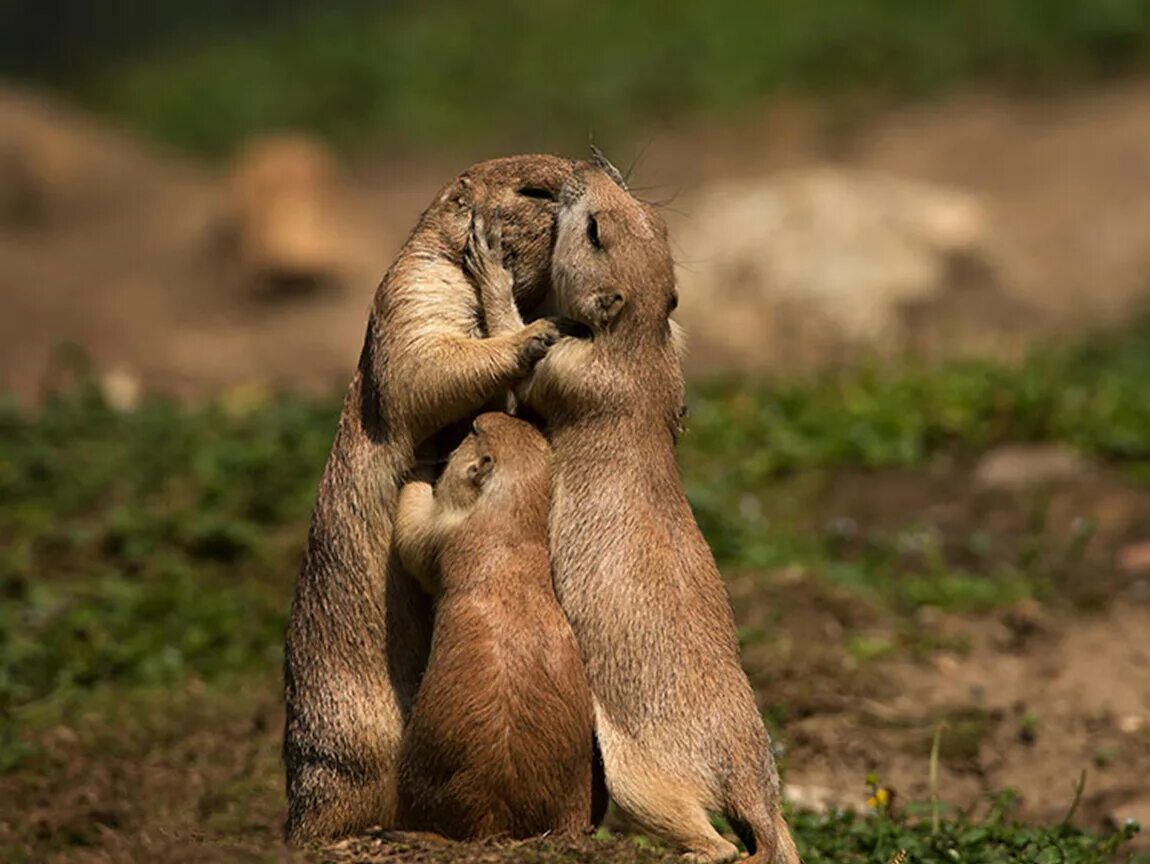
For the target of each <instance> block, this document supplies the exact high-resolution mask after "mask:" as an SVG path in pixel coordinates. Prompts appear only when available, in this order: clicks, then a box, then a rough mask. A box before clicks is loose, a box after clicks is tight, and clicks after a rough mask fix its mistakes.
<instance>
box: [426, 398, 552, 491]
mask: <svg viewBox="0 0 1150 864" xmlns="http://www.w3.org/2000/svg"><path fill="white" fill-rule="evenodd" d="M550 481H551V450H550V448H549V447H548V446H547V440H546V439H545V438H544V437H543V436H542V435H541V434H540V433H539V430H537V429H536V428H535V427H534V426H532V425H531V424H530V423H527V422H526V421H523V420H518V419H516V418H515V417H512V416H510V415H509V414H501V413H499V412H490V413H487V414H480V415H479V416H478V417H477V418H475V422H474V423H473V424H472V426H471V433H470V434H469V435H468V436H467V437H466V438H464V439H463V443H462V444H460V445H459V446H458V447H457V448H455V451H454V452H453V453H452V454H451V457H450V458H449V459H448V461H447V467H446V468H444V470H443V475H442V476H441V477H440V478H439V481H438V482H437V483H436V484H435V497H436V499H438V500H439V501H440V502H441V506H443V507H447V508H451V509H455V510H470V509H472V508H474V507H475V506H476V505H477V504H478V503H479V502H480V501H481V500H483V499H487V498H505V497H517V492H518V490H520V489H522V488H523V487H528V488H527V489H526V490H525V491H529V492H533V491H537V489H539V488H543V489H547V488H549V484H550Z"/></svg>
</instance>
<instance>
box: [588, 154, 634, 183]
mask: <svg viewBox="0 0 1150 864" xmlns="http://www.w3.org/2000/svg"><path fill="white" fill-rule="evenodd" d="M591 162H592V163H593V164H594V165H595V166H596V167H598V168H602V169H603V171H604V172H605V173H606V174H607V176H608V177H610V178H611V179H612V180H614V181H615V182H616V183H617V184H618V185H619V188H620V189H622V190H623V191H624V192H626V191H628V190H627V181H626V180H624V179H623V172H621V171H620V170H619V169H618V168H616V167H615V166H614V165H612V164H611V162H610V161H609V160H608V159H607V157H606V156H604V155H603V151H602V150H600V149H599V148H598V147H596V146H595V145H594V144H592V145H591Z"/></svg>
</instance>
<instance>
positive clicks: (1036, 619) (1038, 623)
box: [998, 597, 1047, 651]
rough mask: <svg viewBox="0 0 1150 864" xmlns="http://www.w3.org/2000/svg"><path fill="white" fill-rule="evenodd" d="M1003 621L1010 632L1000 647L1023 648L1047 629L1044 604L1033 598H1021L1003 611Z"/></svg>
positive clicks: (1013, 649)
mask: <svg viewBox="0 0 1150 864" xmlns="http://www.w3.org/2000/svg"><path fill="white" fill-rule="evenodd" d="M1002 623H1003V625H1004V626H1005V627H1006V630H1007V632H1008V636H1007V639H1006V640H1005V644H1003V645H999V646H998V647H1000V648H1004V649H1007V650H1011V651H1018V650H1020V649H1021V648H1023V647H1024V646H1025V645H1026V643H1027V642H1028V641H1030V640H1031V639H1032V638H1033V637H1035V636H1038V635H1040V634H1042V633H1043V632H1045V631H1046V629H1047V625H1046V615H1045V612H1044V610H1043V608H1042V604H1041V603H1039V602H1038V601H1037V600H1034V599H1032V598H1029V597H1028V598H1024V599H1022V600H1019V601H1018V602H1017V603H1015V604H1014V605H1013V606H1011V607H1010V608H1009V609H1007V610H1006V611H1004V612H1003V613H1002Z"/></svg>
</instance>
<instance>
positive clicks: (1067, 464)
mask: <svg viewBox="0 0 1150 864" xmlns="http://www.w3.org/2000/svg"><path fill="white" fill-rule="evenodd" d="M1089 470H1090V466H1089V464H1088V463H1087V462H1086V461H1085V460H1083V459H1082V457H1080V456H1079V455H1078V454H1077V453H1075V452H1074V451H1073V450H1070V449H1068V448H1066V447H1059V446H1057V445H1033V446H1032V445H1007V446H1004V447H999V448H997V449H995V450H991V451H990V452H989V453H987V454H986V455H985V456H983V457H982V459H981V460H980V461H979V463H978V465H977V466H976V467H975V469H974V479H975V481H976V482H977V483H978V484H979V485H980V486H982V487H983V488H985V489H991V490H994V491H997V492H1022V491H1025V490H1027V489H1034V488H1036V487H1040V486H1049V485H1052V484H1057V483H1065V482H1067V481H1070V480H1076V479H1079V478H1081V477H1083V476H1084V475H1086V474H1087V473H1089Z"/></svg>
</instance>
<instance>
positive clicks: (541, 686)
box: [395, 413, 594, 840]
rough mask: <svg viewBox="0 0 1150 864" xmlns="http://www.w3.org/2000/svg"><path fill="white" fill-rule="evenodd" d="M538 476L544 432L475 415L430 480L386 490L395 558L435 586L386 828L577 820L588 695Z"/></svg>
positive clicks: (561, 829) (464, 833) (469, 835)
mask: <svg viewBox="0 0 1150 864" xmlns="http://www.w3.org/2000/svg"><path fill="white" fill-rule="evenodd" d="M550 482H551V452H550V448H549V447H548V446H547V442H546V441H545V440H544V438H543V436H542V435H541V434H540V433H539V432H538V431H537V430H536V429H535V428H534V427H533V426H531V425H530V424H529V423H526V422H524V421H522V420H517V419H515V418H514V417H510V416H508V415H506V414H499V413H488V414H483V415H480V417H479V418H478V419H477V420H476V421H475V423H474V426H473V431H472V433H471V434H470V435H469V436H467V438H466V439H464V441H463V443H462V444H461V445H460V446H459V447H458V448H457V449H456V450H455V452H454V453H453V454H452V455H451V458H450V460H449V461H448V463H447V467H446V469H445V470H444V472H443V475H442V476H441V477H440V479H439V481H438V482H437V483H436V484H435V486H434V488H433V487H432V486H430V485H429V484H427V483H421V482H417V483H409V484H407V485H406V486H405V487H404V488H403V490H402V491H401V492H400V496H399V503H398V507H397V510H396V520H395V540H396V547H397V550H398V552H399V556H400V559H401V561H402V562H403V565H404V567H405V568H406V569H407V570H408V571H409V572H410V573H412V574H413V575H415V577H416V578H417V579H419V580H420V582H421V583H422V584H423V585H424V586H425V587H426V588H427V589H428V590H429V591H430V592H433V593H434V594H435V596H436V604H435V623H434V629H433V631H432V642H431V656H430V659H429V660H428V665H427V671H426V673H425V674H424V676H423V681H422V683H421V684H420V687H419V691H418V693H417V695H416V698H415V704H414V706H413V708H412V712H411V717H410V719H409V721H408V725H407V729H406V731H405V733H404V737H403V740H402V743H401V746H400V755H399V810H398V814H397V820H396V821H397V826H398V827H399V829H400V830H407V831H430V832H435V833H438V834H441V835H444V836H447V837H451V838H453V839H457V840H473V839H478V838H483V837H491V836H494V835H506V836H510V837H514V838H525V837H532V836H536V835H539V834H544V833H548V832H553V833H566V832H577V831H584V830H588V829H589V828H590V826H591V820H592V813H591V808H592V759H593V746H594V745H593V738H594V721H593V711H592V707H591V693H590V690H589V689H588V687H587V678H586V673H585V672H584V669H583V661H582V658H581V657H580V655H579V645H578V643H577V642H576V641H575V635H574V634H573V633H572V632H571V626H570V624H569V623H568V622H567V618H566V617H565V616H564V614H563V610H562V609H560V608H559V603H558V601H557V600H556V598H555V593H554V588H553V587H552V584H551V564H550V559H549V556H548V551H547V511H548V505H549V502H550Z"/></svg>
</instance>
